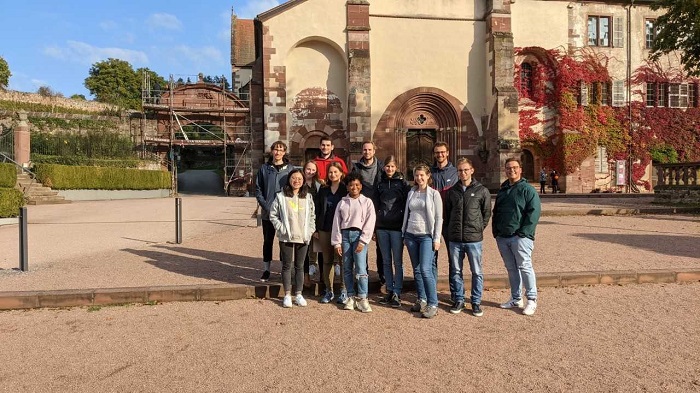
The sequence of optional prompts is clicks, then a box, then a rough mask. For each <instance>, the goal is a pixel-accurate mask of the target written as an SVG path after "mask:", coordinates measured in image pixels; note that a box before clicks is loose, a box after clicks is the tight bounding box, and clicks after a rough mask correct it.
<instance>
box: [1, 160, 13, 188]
mask: <svg viewBox="0 0 700 393" xmlns="http://www.w3.org/2000/svg"><path fill="white" fill-rule="evenodd" d="M15 184H17V168H15V166H14V165H13V164H7V163H0V187H6V188H12V187H14V186H15Z"/></svg>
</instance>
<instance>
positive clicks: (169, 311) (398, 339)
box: [0, 284, 700, 392]
mask: <svg viewBox="0 0 700 393" xmlns="http://www.w3.org/2000/svg"><path fill="white" fill-rule="evenodd" d="M441 295H442V297H443V299H444V298H445V297H446V294H444V293H443V294H441ZM506 297H507V294H506V293H505V292H503V291H488V292H486V294H485V299H484V306H485V315H484V316H483V317H482V318H475V317H472V316H471V315H468V314H466V313H462V314H459V315H452V314H449V313H448V312H447V311H445V308H444V307H445V306H444V304H443V306H442V307H443V308H442V309H441V310H440V312H439V314H438V316H437V317H436V318H435V319H433V320H424V319H420V318H416V317H415V316H414V315H412V314H410V313H409V312H408V311H407V307H404V309H403V310H395V309H388V308H384V307H381V306H380V305H378V304H376V303H374V302H373V307H374V312H373V313H372V314H361V313H359V312H350V311H341V310H338V309H337V308H336V307H335V306H332V305H320V304H318V303H317V302H316V301H311V302H310V305H309V307H308V308H306V309H302V308H298V307H297V308H293V309H291V310H290V309H283V308H282V307H281V306H280V304H279V301H272V300H244V301H232V302H224V303H170V304H163V305H156V306H122V307H107V308H102V309H99V310H97V311H92V312H91V311H90V310H88V309H84V308H78V309H71V310H33V311H9V312H0V342H2V350H1V351H0V364H2V365H3V367H2V368H0V391H1V392H48V391H66V392H67V391H70V392H97V391H101V392H123V391H130V392H131V391H133V392H136V391H138V392H165V391H167V392H194V391H197V392H214V391H221V392H229V391H328V392H337V391H345V390H347V391H370V392H385V391H386V392H389V391H391V392H429V391H442V392H449V391H489V392H505V391H552V392H592V391H605V392H610V391H614V392H617V391H619V392H632V391H653V392H656V391H665V392H693V391H700V350H699V349H700V313H698V312H697V310H698V309H699V306H700V300H698V299H700V284H687V285H677V284H669V285H632V286H597V287H579V288H557V289H547V288H545V289H543V290H542V291H541V293H540V307H539V308H538V310H537V314H536V315H535V316H534V317H525V316H522V315H519V314H517V313H515V312H513V311H510V310H501V309H498V308H496V304H497V302H500V301H502V300H503V299H504V298H506ZM407 300H410V299H407Z"/></svg>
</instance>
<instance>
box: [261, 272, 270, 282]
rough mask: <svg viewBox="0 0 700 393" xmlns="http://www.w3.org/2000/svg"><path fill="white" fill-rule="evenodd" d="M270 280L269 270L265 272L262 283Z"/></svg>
mask: <svg viewBox="0 0 700 393" xmlns="http://www.w3.org/2000/svg"><path fill="white" fill-rule="evenodd" d="M269 279H270V271H269V270H265V271H264V272H263V275H262V277H260V281H263V282H265V281H268V280H269Z"/></svg>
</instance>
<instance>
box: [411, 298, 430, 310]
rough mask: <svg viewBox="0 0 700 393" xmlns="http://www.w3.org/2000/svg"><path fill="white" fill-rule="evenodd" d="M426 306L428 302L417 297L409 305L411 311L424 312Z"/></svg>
mask: <svg viewBox="0 0 700 393" xmlns="http://www.w3.org/2000/svg"><path fill="white" fill-rule="evenodd" d="M426 307H428V302H426V301H425V300H421V299H418V300H416V304H414V305H413V307H411V311H413V312H424V311H425V308H426Z"/></svg>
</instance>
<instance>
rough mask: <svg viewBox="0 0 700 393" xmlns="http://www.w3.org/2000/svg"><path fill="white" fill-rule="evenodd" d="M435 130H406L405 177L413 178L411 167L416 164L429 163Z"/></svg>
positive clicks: (431, 157)
mask: <svg viewBox="0 0 700 393" xmlns="http://www.w3.org/2000/svg"><path fill="white" fill-rule="evenodd" d="M435 141H436V131H435V130H425V129H420V130H416V129H409V130H408V131H407V132H406V172H407V173H406V174H405V175H406V178H407V179H408V180H413V168H414V167H415V166H416V165H418V164H426V165H431V164H432V162H433V145H434V144H435Z"/></svg>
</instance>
